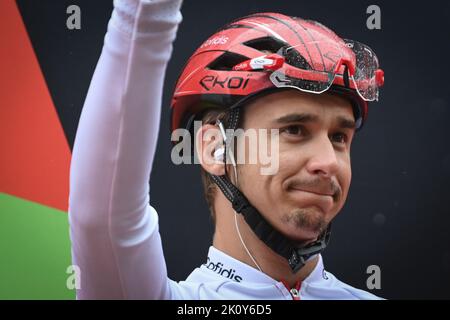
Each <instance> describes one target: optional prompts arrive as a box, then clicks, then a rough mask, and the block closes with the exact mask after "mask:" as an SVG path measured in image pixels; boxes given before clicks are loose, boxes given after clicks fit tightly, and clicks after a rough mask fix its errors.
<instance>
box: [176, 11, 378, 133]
mask: <svg viewBox="0 0 450 320" xmlns="http://www.w3.org/2000/svg"><path fill="white" fill-rule="evenodd" d="M383 82H384V73H383V71H382V70H381V69H379V67H378V59H377V57H376V55H375V53H374V52H373V51H372V50H371V49H370V48H369V47H368V46H366V45H364V44H361V43H359V42H356V41H351V40H344V39H342V38H340V37H339V36H337V35H336V34H335V33H334V32H333V31H331V30H330V29H328V28H327V27H325V26H323V25H322V24H320V23H318V22H316V21H311V20H304V19H301V18H297V17H290V16H286V15H282V14H278V13H257V14H252V15H249V16H246V17H243V18H240V19H237V20H235V21H233V22H231V23H229V24H227V25H226V26H224V27H223V28H221V29H220V30H219V31H218V32H216V33H215V34H213V35H212V36H211V37H210V38H209V39H208V40H206V41H205V42H204V43H203V44H202V45H201V46H200V47H199V48H198V49H197V50H196V51H195V53H194V54H193V55H192V57H191V58H190V59H189V60H188V62H187V63H186V65H185V67H184V70H183V71H182V73H181V75H180V77H179V79H178V81H177V83H176V87H175V91H174V94H173V98H172V103H171V108H172V125H171V128H172V130H175V129H177V128H189V127H190V125H191V123H192V121H193V120H195V119H198V118H200V117H201V113H202V112H203V111H205V110H206V109H207V108H211V107H212V106H214V107H217V106H219V107H222V108H231V107H233V106H239V105H242V104H243V102H245V101H247V99H249V98H251V97H255V96H257V95H259V94H261V93H264V92H270V91H271V90H274V89H277V88H295V89H298V90H301V91H305V92H312V93H317V94H320V93H322V92H325V91H327V90H330V91H333V92H337V93H340V94H342V95H345V96H346V97H348V98H349V99H350V101H351V102H352V105H353V110H354V115H355V120H356V127H357V129H359V128H361V126H362V124H363V123H364V121H365V119H366V118H367V111H368V101H373V100H378V88H379V87H380V86H382V85H383ZM201 102H203V103H201Z"/></svg>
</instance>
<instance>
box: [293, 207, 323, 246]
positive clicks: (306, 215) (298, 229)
mask: <svg viewBox="0 0 450 320" xmlns="http://www.w3.org/2000/svg"><path fill="white" fill-rule="evenodd" d="M284 220H285V223H286V224H285V225H286V226H288V229H289V231H288V232H287V233H288V235H289V238H291V239H292V241H294V242H295V243H298V244H307V243H310V242H313V241H315V240H316V239H317V238H318V237H319V236H320V235H321V234H322V233H323V232H324V231H325V230H326V227H327V225H328V223H327V221H326V220H325V216H324V214H323V212H322V211H321V210H318V209H317V208H315V207H310V208H301V209H296V210H295V211H293V212H291V213H290V214H288V215H286V216H285V219H284Z"/></svg>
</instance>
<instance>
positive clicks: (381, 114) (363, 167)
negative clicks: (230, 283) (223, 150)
mask: <svg viewBox="0 0 450 320" xmlns="http://www.w3.org/2000/svg"><path fill="white" fill-rule="evenodd" d="M17 4H18V5H19V8H20V11H21V14H22V16H23V19H24V22H25V24H26V27H27V30H28V33H29V35H30V38H31V41H32V43H33V46H34V49H35V51H36V54H37V56H38V59H39V63H40V66H41V68H42V70H43V73H44V76H45V78H46V80H47V84H48V86H49V89H50V93H51V95H52V98H53V101H54V103H55V105H56V108H57V111H58V114H59V116H60V119H61V122H62V124H63V127H64V130H65V133H66V137H67V140H68V142H69V144H70V146H71V147H72V145H73V141H74V137H75V132H76V128H77V124H78V119H79V115H80V112H81V109H82V106H83V102H84V98H85V96H86V93H87V89H88V86H89V83H90V79H91V76H92V73H93V71H94V68H95V65H96V63H97V60H98V57H99V55H100V52H101V48H102V44H103V37H104V34H105V32H106V26H107V22H108V19H109V17H110V14H111V10H112V1H110V0H101V1H100V0H96V1H89V0H71V1H66V0H40V1H33V0H18V1H17ZM71 4H76V5H78V6H80V8H81V30H68V29H67V28H66V19H67V16H68V15H67V14H66V8H67V7H68V6H69V5H71ZM371 4H377V5H378V6H380V8H381V30H369V29H367V27H366V19H367V17H368V14H366V8H367V7H368V6H369V5H371ZM258 11H279V12H281V13H285V14H289V15H295V16H299V17H304V18H309V19H315V20H318V21H320V22H322V23H323V24H325V25H327V26H328V27H330V28H332V29H333V30H335V31H336V32H337V33H338V34H339V35H341V36H342V37H345V38H351V39H356V40H359V41H361V42H364V43H367V44H368V45H369V46H371V47H372V48H373V49H374V50H375V52H377V55H378V57H379V59H380V64H381V67H382V68H383V69H384V71H385V75H386V82H385V86H384V87H383V88H382V91H381V95H380V102H379V103H375V104H372V105H371V108H370V112H369V119H368V122H367V123H366V125H365V128H364V130H362V132H361V133H360V134H358V135H357V137H356V139H355V140H354V143H353V147H352V165H353V181H352V185H351V189H350V195H349V198H348V200H347V203H346V206H345V207H344V209H343V211H341V213H340V214H339V215H338V217H337V219H336V220H335V222H334V227H333V228H334V229H333V234H332V241H331V242H330V246H329V248H328V249H327V250H326V251H325V253H324V260H325V264H326V268H327V270H329V271H331V272H332V273H333V274H335V275H336V276H337V277H338V278H339V279H341V280H342V281H344V282H347V283H349V284H351V285H354V286H356V287H360V288H362V289H365V288H366V279H367V277H368V274H367V273H366V269H367V267H368V266H369V265H372V264H375V265H378V266H380V268H381V290H372V292H373V293H374V294H377V295H380V296H383V297H386V298H395V299H404V298H426V299H429V298H435V299H441V298H446V299H449V298H450V249H449V245H450V234H449V230H448V228H449V225H450V209H449V202H450V185H449V183H448V181H449V178H450V150H449V148H448V147H449V143H448V139H449V137H450V135H449V133H450V129H449V126H448V121H449V120H450V111H449V107H450V105H449V103H450V99H449V98H450V97H449V84H448V81H449V80H448V78H449V76H450V62H449V52H450V51H449V49H450V45H449V40H450V26H449V20H450V3H446V2H445V1H436V0H432V1H423V2H405V1H402V2H397V1H395V2H394V1H378V2H375V3H374V2H368V1H354V0H353V1H286V0H285V1H275V0H271V1H267V0H252V1H250V0H240V1H235V0H232V1H231V0H228V1H211V0H210V1H199V0H195V1H194V0H190V1H185V3H184V5H183V9H182V13H183V17H184V19H183V22H182V24H181V25H180V28H179V31H178V36H177V40H176V42H175V44H174V53H173V58H172V60H171V61H170V64H169V67H168V71H167V76H166V79H165V90H164V105H163V114H162V123H161V130H160V140H159V145H158V149H157V154H156V157H155V162H154V166H153V171H152V176H151V203H152V205H153V206H154V207H155V208H156V209H157V210H158V212H159V214H160V231H161V234H162V238H163V244H164V250H165V256H166V260H167V265H168V271H169V276H170V277H171V278H172V279H174V280H184V279H185V278H186V276H187V275H188V274H189V273H190V272H191V271H192V270H193V269H194V268H195V267H197V266H199V265H200V264H201V263H203V262H204V261H205V258H206V253H207V250H208V247H209V245H210V243H211V239H212V232H213V230H212V223H211V220H210V218H209V212H208V210H207V207H206V203H205V201H204V199H203V195H202V186H201V180H200V176H199V169H198V167H195V166H175V165H173V164H172V163H171V161H170V148H171V144H170V132H169V127H168V124H169V102H170V94H171V92H172V89H173V86H174V82H175V80H176V78H177V76H178V73H179V71H180V70H181V68H182V67H183V65H184V62H185V61H186V59H187V58H188V57H189V56H190V55H191V54H192V53H193V51H194V50H195V48H196V47H198V46H199V45H200V44H201V43H202V42H203V41H204V40H206V38H207V37H208V36H209V35H210V34H211V33H213V32H214V31H215V30H216V29H217V28H218V27H219V26H221V25H223V24H225V23H226V22H228V21H230V20H232V19H234V18H236V17H239V16H243V15H247V14H249V13H253V12H258Z"/></svg>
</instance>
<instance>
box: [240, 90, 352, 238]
mask: <svg viewBox="0 0 450 320" xmlns="http://www.w3.org/2000/svg"><path fill="white" fill-rule="evenodd" d="M354 123H355V121H354V116H353V112H352V107H351V104H350V102H349V101H347V100H346V99H344V98H342V97H338V96H335V95H332V94H320V95H315V94H307V93H302V92H300V91H297V90H289V91H280V92H277V93H273V94H270V95H268V96H264V97H262V98H259V99H257V100H255V101H254V102H253V103H251V104H250V105H248V106H247V107H246V108H245V112H244V123H243V127H244V130H247V129H249V128H253V129H267V130H268V133H269V136H270V130H271V129H278V130H279V134H278V135H277V136H274V137H272V138H270V140H269V143H270V144H271V143H276V140H277V139H278V143H279V158H278V161H279V166H278V171H277V172H276V173H275V174H274V175H261V170H260V167H261V164H260V163H257V164H248V162H246V163H245V164H238V177H239V178H238V179H239V188H240V189H241V190H242V191H243V193H244V194H245V195H246V196H247V198H248V199H249V201H250V203H252V204H253V205H254V206H255V207H256V208H257V209H258V210H259V211H260V212H261V213H262V214H263V215H264V217H265V218H266V219H267V220H268V221H269V222H270V223H271V224H272V225H273V226H274V227H275V228H276V229H278V230H279V231H281V232H282V233H284V234H285V235H287V236H288V237H290V238H291V239H293V240H295V241H298V242H302V243H303V242H305V241H312V240H314V239H316V238H317V237H318V236H319V235H320V233H321V232H322V231H323V230H324V229H325V228H326V226H327V225H328V223H329V222H330V221H331V220H332V219H333V218H334V217H335V216H336V214H337V213H338V212H339V210H340V209H341V208H342V207H343V205H344V203H345V199H346V198H347V193H348V189H349V186H350V180H351V165H350V144H351V141H352V138H353V134H354ZM239 147H240V148H242V145H240V146H239ZM245 147H246V148H252V147H253V148H254V147H256V146H255V145H252V146H249V145H248V143H247V145H246V146H245ZM267 150H270V147H269V148H268V149H267ZM238 152H239V151H238Z"/></svg>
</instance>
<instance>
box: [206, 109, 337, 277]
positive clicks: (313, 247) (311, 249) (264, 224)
mask: <svg viewBox="0 0 450 320" xmlns="http://www.w3.org/2000/svg"><path fill="white" fill-rule="evenodd" d="M239 109H240V108H233V109H232V110H231V111H230V112H231V113H230V120H229V122H228V123H229V126H228V128H230V129H233V131H234V130H235V129H236V127H237V124H238V120H239V113H240V112H239ZM224 140H225V154H224V161H225V163H226V159H227V156H226V152H227V149H228V148H229V145H230V141H231V138H230V136H229V130H228V132H227V133H226V135H225V137H224ZM211 178H212V180H213V181H214V182H215V183H216V185H217V186H218V187H219V188H220V190H221V191H222V193H223V194H224V195H225V197H226V198H227V199H228V200H229V201H230V202H231V204H232V206H233V209H234V210H235V211H236V212H237V213H240V214H242V215H243V216H244V219H245V221H246V222H247V224H248V225H249V226H250V228H251V229H252V230H253V232H254V233H255V234H256V236H257V237H258V238H259V239H260V240H261V241H262V242H264V243H265V244H266V245H267V246H268V247H269V248H271V249H272V250H273V251H274V252H276V253H277V254H278V255H280V256H282V257H284V258H285V259H286V260H287V261H288V263H289V266H290V267H291V270H292V272H293V273H295V272H297V271H298V270H300V269H301V268H302V267H303V266H304V265H305V263H306V261H307V260H308V259H309V258H311V257H312V256H314V255H316V254H318V253H320V252H322V251H323V250H324V249H325V248H326V246H327V244H328V242H329V240H330V234H331V224H329V225H328V227H327V229H326V230H325V231H324V232H323V233H322V234H321V235H320V236H319V238H318V239H317V240H316V241H314V242H313V243H310V244H308V245H306V246H304V247H297V246H295V245H294V243H293V242H292V241H291V240H290V239H289V238H287V237H286V236H284V235H283V234H281V233H280V232H279V231H277V230H275V228H273V227H272V225H270V223H269V222H268V221H267V220H266V219H265V218H264V217H263V216H262V215H261V213H259V211H258V210H256V208H255V207H253V206H252V205H251V204H250V202H249V201H248V199H247V198H246V197H245V196H244V195H243V194H242V192H241V191H240V190H239V189H238V188H237V187H236V186H235V185H234V184H232V183H231V181H230V180H229V179H228V177H227V174H226V166H225V175H222V176H215V175H211Z"/></svg>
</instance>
